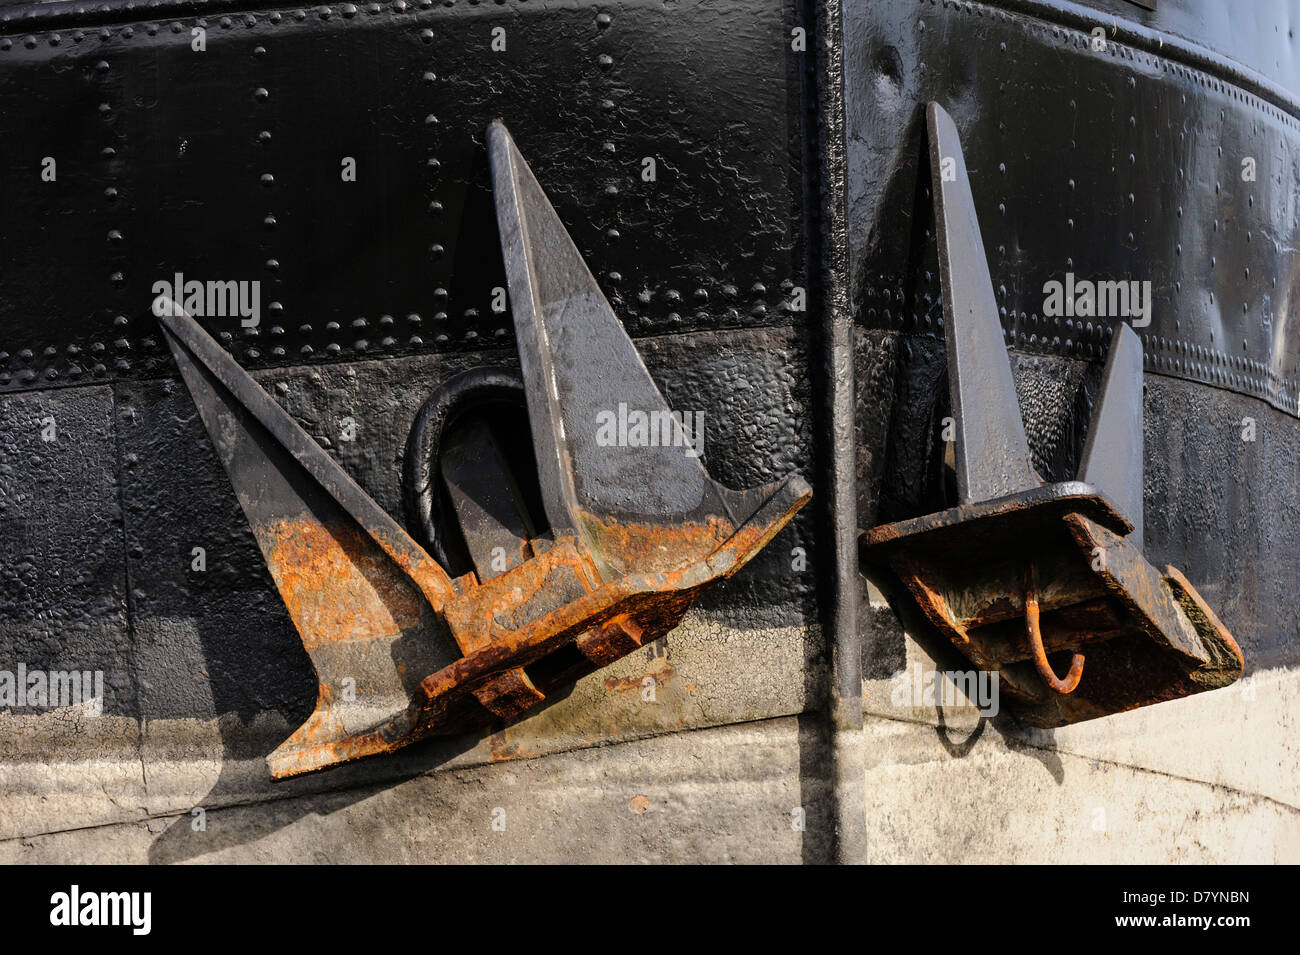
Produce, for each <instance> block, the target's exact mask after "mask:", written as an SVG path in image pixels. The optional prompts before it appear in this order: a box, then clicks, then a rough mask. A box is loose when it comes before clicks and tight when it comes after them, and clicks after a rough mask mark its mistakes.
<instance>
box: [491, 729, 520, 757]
mask: <svg viewBox="0 0 1300 955" xmlns="http://www.w3.org/2000/svg"><path fill="white" fill-rule="evenodd" d="M488 749H489V750H490V751H491V753H492V761H493V762H494V763H499V762H504V761H505V760H507V759H514V758H515V757H516V756H518V755H519V744H518V743H512V742H509V741H508V740H507V738H506V733H505V731H504V730H502V731H501V732H500V733H493V734H492V735H491V736H489V737H488Z"/></svg>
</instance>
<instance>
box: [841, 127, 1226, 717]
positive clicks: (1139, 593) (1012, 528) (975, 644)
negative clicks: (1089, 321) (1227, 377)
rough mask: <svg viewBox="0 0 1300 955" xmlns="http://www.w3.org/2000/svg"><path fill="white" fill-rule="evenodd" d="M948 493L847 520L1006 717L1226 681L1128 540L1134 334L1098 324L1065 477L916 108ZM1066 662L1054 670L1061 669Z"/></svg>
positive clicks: (1193, 623) (1171, 584) (967, 216)
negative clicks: (1021, 382)
mask: <svg viewBox="0 0 1300 955" xmlns="http://www.w3.org/2000/svg"><path fill="white" fill-rule="evenodd" d="M927 124H928V128H929V145H930V160H931V179H932V189H933V193H934V209H935V220H936V226H937V234H938V243H939V266H940V273H941V279H942V287H943V313H944V325H945V338H946V342H947V352H948V381H949V391H950V394H951V400H952V405H953V412H952V413H953V417H954V419H955V426H956V427H955V439H956V440H955V443H954V447H953V451H954V452H955V471H956V478H957V497H958V503H957V505H956V506H955V507H951V508H949V509H947V510H944V511H940V512H939V513H935V514H928V515H925V516H922V517H917V518H913V519H910V520H905V521H901V522H898V523H894V524H888V525H884V526H880V527H876V528H873V529H871V530H869V531H866V532H865V533H863V534H862V537H861V554H862V559H863V562H864V564H865V565H866V566H867V567H868V568H869V569H870V570H871V571H872V572H873V573H876V574H878V575H880V579H881V580H882V582H887V584H893V585H898V586H897V587H896V588H895V592H905V593H906V594H908V595H910V598H911V600H912V601H913V602H914V603H915V605H916V606H917V607H918V608H919V610H920V612H921V614H922V616H923V617H924V618H925V620H926V621H928V623H929V624H930V625H931V626H932V627H933V628H934V629H935V630H936V631H937V632H938V633H940V634H942V635H944V636H945V637H946V638H947V639H948V640H949V641H951V643H952V644H953V646H954V647H955V648H956V649H957V650H958V651H959V652H960V653H961V654H963V655H964V656H965V657H966V658H967V659H968V660H970V661H971V663H973V664H974V665H975V666H976V667H978V668H979V669H982V670H988V671H998V672H999V674H1000V678H1001V679H1000V682H1001V687H1002V688H1003V689H1004V690H1005V691H1006V692H1007V694H1008V695H1009V696H1010V697H1011V699H1012V700H1013V702H1014V704H1015V709H1016V711H1017V713H1018V715H1019V716H1020V717H1021V718H1022V719H1023V720H1024V721H1025V722H1027V723H1029V724H1031V725H1035V726H1044V727H1051V726H1061V725H1065V724H1069V723H1076V722H1080V721H1082V720H1088V719H1094V718H1096V717H1100V716H1107V715H1109V714H1112V713H1118V712H1122V711H1124V710H1129V709H1133V708H1135V707H1139V706H1145V705H1148V704H1151V703H1158V702H1161V701H1163V700H1170V699H1175V698H1178V697H1182V696H1188V695H1190V694H1192V693H1199V692H1201V691H1203V690H1211V689H1215V688H1218V687H1222V686H1227V685H1228V684H1231V683H1232V682H1234V681H1235V680H1237V679H1238V678H1239V677H1240V676H1241V672H1242V668H1243V665H1244V660H1243V658H1242V654H1241V650H1240V649H1239V648H1238V646H1237V644H1236V641H1234V640H1233V638H1232V635H1231V634H1229V633H1228V631H1227V629H1225V628H1224V626H1223V624H1222V623H1221V622H1220V621H1219V619H1218V618H1217V617H1216V616H1215V614H1214V612H1213V611H1212V610H1211V609H1210V607H1209V606H1208V605H1207V604H1206V602H1205V601H1204V599H1203V598H1202V597H1201V595H1200V594H1198V593H1197V592H1196V588H1194V587H1193V586H1192V585H1191V583H1189V582H1188V581H1187V579H1186V578H1185V577H1184V576H1183V575H1182V574H1181V573H1180V572H1179V571H1178V570H1177V569H1176V568H1174V567H1165V568H1164V569H1163V570H1157V569H1156V568H1155V567H1153V566H1152V565H1151V564H1149V563H1148V562H1147V560H1146V559H1145V558H1144V557H1143V553H1142V444H1143V441H1142V345H1141V341H1140V340H1139V338H1138V336H1137V334H1136V333H1135V332H1134V331H1133V330H1132V328H1130V327H1129V326H1128V325H1127V324H1120V325H1119V326H1118V327H1117V328H1116V330H1115V333H1114V335H1113V337H1112V340H1111V345H1110V351H1109V354H1108V355H1107V359H1106V365H1105V369H1104V371H1103V375H1102V383H1101V391H1100V396H1099V399H1098V402H1097V406H1096V410H1095V411H1094V413H1093V420H1092V422H1091V424H1090V427H1089V431H1088V436H1087V438H1086V441H1085V444H1084V449H1083V454H1082V459H1081V463H1080V467H1079V471H1078V479H1077V480H1075V481H1067V482H1062V483H1058V484H1050V485H1044V484H1043V483H1042V481H1041V480H1040V479H1039V477H1038V475H1037V473H1036V472H1035V470H1034V467H1033V465H1032V463H1031V459H1030V455H1029V447H1028V442H1027V441H1026V438H1025V429H1024V423H1023V421H1022V419H1021V416H1020V406H1019V401H1018V398H1017V396H1016V388H1015V382H1014V379H1013V377H1012V374H1011V363H1010V358H1009V356H1008V354H1007V351H1006V348H1005V345H1004V343H1003V338H1002V329H1001V326H1000V324H999V322H998V317H997V314H998V313H997V304H996V300H995V299H994V296H993V284H992V281H991V279H990V276H989V271H988V263H987V261H986V259H985V257H984V245H983V241H982V240H981V237H980V230H979V222H978V220H977V218H976V214H975V206H974V202H973V200H972V198H971V191H970V184H969V180H968V178H967V174H966V166H965V161H964V159H963V157H962V151H961V143H960V141H959V139H958V136H957V130H956V127H955V125H954V124H953V122H952V119H951V118H950V117H949V116H948V114H947V113H946V112H945V111H944V110H943V108H942V107H940V106H939V105H938V104H937V103H931V104H930V105H929V108H928V111H927ZM1062 673H1063V674H1064V675H1058V674H1062Z"/></svg>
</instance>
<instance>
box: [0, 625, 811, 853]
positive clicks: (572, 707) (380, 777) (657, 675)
mask: <svg viewBox="0 0 1300 955" xmlns="http://www.w3.org/2000/svg"><path fill="white" fill-rule="evenodd" d="M756 659H761V660H763V661H764V667H763V668H762V669H756V668H754V667H753V665H752V664H753V661H754V660H756ZM824 680H825V676H824V673H823V669H822V663H821V660H820V638H819V637H818V635H817V633H816V631H815V630H813V631H805V630H803V629H801V628H796V627H773V628H763V629H754V630H736V629H734V628H731V627H728V626H726V625H725V624H724V623H722V622H720V621H719V620H718V619H717V617H716V616H715V615H711V614H707V613H702V612H694V613H692V614H691V615H690V616H688V617H687V619H686V620H685V621H684V622H683V624H682V625H681V626H680V627H678V629H677V630H675V631H673V632H672V633H670V634H669V635H668V636H667V637H666V638H664V639H662V640H660V641H657V642H656V643H654V644H652V645H651V646H649V647H647V648H646V649H644V650H642V651H639V652H637V653H635V654H632V655H629V656H628V657H625V658H624V659H622V660H619V661H617V662H616V663H615V664H614V665H612V666H610V667H608V668H606V669H604V670H601V671H598V672H596V673H593V674H591V675H589V676H588V677H585V678H584V679H582V680H580V681H579V682H578V683H577V684H576V685H575V686H574V688H573V690H572V691H571V692H570V693H568V694H567V695H565V696H563V697H561V698H559V699H557V700H555V702H553V703H551V704H549V705H547V706H544V707H543V708H542V709H540V710H539V711H538V712H536V713H532V714H529V716H528V717H527V718H526V719H525V720H523V721H522V722H517V723H515V724H512V725H510V726H507V727H505V728H503V729H501V730H499V731H498V732H494V733H491V734H487V735H482V736H473V737H456V738H451V739H445V740H430V741H427V742H426V743H423V744H417V745H415V746H412V747H410V748H409V749H407V750H404V751H402V752H399V753H397V754H395V755H394V756H392V757H385V758H381V759H375V760H370V761H362V762H361V763H357V764H353V765H350V766H345V767H341V768H339V769H336V770H332V771H329V772H326V773H320V774H315V775H311V776H307V777H303V778H300V779H293V780H288V781H286V782H283V783H272V782H271V781H270V779H269V776H268V771H267V768H266V764H265V761H264V759H265V756H266V754H267V753H269V752H270V751H271V750H272V749H273V748H274V747H275V746H277V745H278V744H279V743H280V742H281V741H282V740H283V739H284V737H285V736H287V735H288V734H289V733H290V732H292V730H293V729H294V728H295V727H293V726H290V725H289V724H288V723H287V722H286V721H285V720H284V719H283V718H281V717H278V716H277V715H276V714H264V715H262V716H259V717H256V718H254V719H253V720H250V721H247V722H245V721H241V720H240V719H239V718H238V717H237V716H235V715H234V714H227V715H226V716H224V717H222V718H221V719H207V720H203V719H158V720H148V721H146V722H145V723H144V724H143V730H141V729H140V727H139V726H138V725H137V724H136V723H135V721H133V720H129V719H126V718H123V717H114V716H110V715H105V716H100V717H97V718H89V717H86V716H84V715H83V714H79V713H77V712H75V711H61V712H57V713H49V714H44V715H40V716H12V715H8V714H0V740H3V741H4V743H3V748H2V749H0V757H2V758H0V794H3V798H2V799H0V838H9V839H13V838H23V837H30V836H34V835H40V834H42V833H50V832H58V831H64V830H77V829H84V828H86V827H93V826H103V825H107V824H118V823H135V822H142V821H146V820H148V819H150V818H152V817H158V816H167V815H170V814H175V813H182V812H190V811H191V810H192V809H193V808H195V807H201V808H204V809H205V810H207V811H211V810H215V809H219V808H221V807H225V806H230V805H246V806H247V805H252V804H256V803H264V802H268V803H269V802H274V801H279V800H284V799H286V798H289V797H293V798H311V797H313V796H314V795H315V794H318V793H321V792H330V791H338V790H355V789H360V788H365V787H370V788H372V789H373V788H377V787H384V786H388V785H398V784H399V783H400V782H401V781H402V780H404V779H408V778H410V777H412V776H416V775H418V774H422V773H436V772H450V771H453V770H454V771H461V770H464V769H466V768H470V767H474V766H481V765H482V764H485V763H491V762H500V761H507V760H519V759H523V758H526V757H530V756H538V755H540V754H544V753H548V752H550V753H554V752H561V751H569V750H576V749H579V748H583V747H590V746H593V745H599V744H602V743H608V742H616V741H625V740H634V739H638V738H642V737H649V736H654V735H657V734H662V733H670V732H673V731H678V730H683V729H691V728H698V727H708V726H716V725H720V724H726V723H738V722H746V721H751V720H760V719H767V718H771V717H773V716H785V715H796V714H799V713H802V712H803V711H805V710H806V709H815V708H816V707H817V706H818V705H819V703H818V696H817V688H818V687H819V686H821V685H822V684H823V683H824ZM141 734H142V735H141ZM797 775H798V774H796V779H795V783H796V784H797V783H798V778H797ZM250 811H251V810H250ZM178 851H179V850H178ZM159 852H160V854H161V855H162V856H163V857H165V858H166V859H167V860H168V861H170V860H171V858H172V857H174V855H175V853H174V852H173V851H172V849H171V848H169V847H163V848H162V849H160V850H159Z"/></svg>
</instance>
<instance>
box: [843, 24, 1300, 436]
mask: <svg viewBox="0 0 1300 955" xmlns="http://www.w3.org/2000/svg"><path fill="white" fill-rule="evenodd" d="M1011 6H1013V7H1014V9H1013V10H1004V9H1000V8H998V7H996V6H992V5H985V4H980V3H928V2H923V0H922V2H917V3H894V4H859V5H850V7H849V8H848V9H847V10H846V17H847V24H846V29H845V36H846V37H847V38H848V42H849V43H851V44H852V48H851V49H850V50H849V51H848V54H847V55H846V63H847V69H846V78H845V97H846V114H847V123H848V142H849V147H848V184H849V204H850V208H849V235H850V236H851V242H852V248H851V256H852V261H851V267H852V283H853V284H852V293H853V296H854V302H855V308H856V310H857V312H856V314H857V321H858V322H859V323H860V324H861V325H863V326H865V327H868V328H876V329H888V330H898V331H902V332H904V333H909V334H912V333H917V334H941V331H940V328H941V306H940V294H941V293H940V289H939V279H938V269H937V267H936V262H935V259H934V254H933V246H934V242H933V235H932V231H933V226H932V223H931V217H930V214H929V198H928V195H927V194H926V189H927V185H928V184H927V181H926V180H927V176H926V175H925V169H926V166H925V161H924V160H925V153H924V146H923V142H924V121H923V115H922V104H924V103H925V102H926V101H928V100H935V101H938V102H939V103H940V104H941V105H943V106H944V108H945V109H946V110H947V111H948V112H949V113H950V114H951V115H952V116H953V119H954V121H955V123H956V125H957V128H958V131H959V133H960V136H961V140H962V143H963V147H964V149H965V154H966V165H967V168H968V169H969V173H970V180H971V189H972V192H973V194H974V198H975V204H976V207H977V211H978V214H979V220H980V225H981V229H982V233H983V239H984V246H985V249H984V251H985V253H986V254H987V257H988V261H989V267H990V271H991V273H992V277H993V285H994V290H995V293H996V295H997V302H998V307H999V311H1000V315H1001V319H1002V325H1003V329H1004V332H1005V335H1006V338H1007V341H1008V343H1009V344H1011V345H1012V346H1013V347H1015V348H1016V349H1019V350H1022V351H1026V352H1031V353H1044V354H1054V355H1061V356H1066V357H1071V358H1083V359H1088V360H1099V359H1100V358H1101V357H1102V356H1103V355H1104V353H1105V348H1106V342H1107V341H1108V336H1109V334H1110V331H1111V329H1112V327H1113V325H1114V324H1115V322H1117V321H1119V320H1120V318H1119V317H1116V316H1114V315H1108V316H1104V317H1103V316H1081V317H1076V316H1070V315H1054V314H1049V311H1050V310H1051V309H1052V306H1051V305H1049V303H1048V302H1047V294H1046V292H1045V290H1044V288H1045V285H1046V283H1048V282H1050V281H1059V282H1062V283H1063V284H1064V282H1065V281H1066V280H1067V279H1066V276H1067V274H1072V275H1073V276H1075V277H1076V278H1077V279H1079V280H1087V281H1090V282H1100V281H1115V280H1133V281H1139V282H1143V281H1149V282H1150V283H1151V286H1150V289H1151V310H1150V324H1149V325H1148V326H1146V327H1142V328H1139V329H1138V330H1139V332H1140V334H1141V335H1142V338H1143V348H1144V353H1145V362H1146V369H1147V370H1148V371H1150V372H1156V373H1159V374H1165V375H1172V376H1174V377H1178V378H1184V379H1187V380H1191V381H1197V382H1203V383H1206V384H1210V385H1213V386H1215V387H1220V388H1225V389H1229V390H1232V391H1236V392H1240V393H1242V394H1246V395H1251V396H1254V397H1257V398H1261V399H1263V400H1265V401H1267V402H1268V403H1270V404H1271V405H1273V406H1274V407H1276V408H1279V409H1281V410H1284V411H1286V412H1288V413H1289V414H1292V415H1296V414H1300V382H1298V379H1297V369H1298V368H1300V332H1297V330H1296V328H1295V327H1294V323H1290V322H1288V320H1287V319H1288V315H1289V311H1290V307H1291V300H1292V298H1293V297H1294V295H1295V294H1296V292H1297V291H1300V270H1297V268H1296V264H1295V263H1296V259H1295V255H1294V249H1295V247H1296V243H1297V238H1298V236H1297V230H1298V229H1300V216H1298V215H1297V213H1298V212H1300V210H1298V209H1297V197H1300V122H1298V121H1297V119H1296V113H1297V108H1296V105H1295V103H1294V101H1293V100H1291V99H1287V98H1285V97H1284V96H1282V95H1279V94H1278V93H1277V88H1276V87H1275V86H1274V85H1273V84H1272V83H1271V81H1269V80H1268V79H1267V78H1266V77H1262V76H1260V77H1257V75H1256V74H1255V73H1254V72H1253V71H1251V70H1249V69H1247V68H1245V67H1242V66H1240V65H1235V66H1234V65H1231V64H1229V63H1228V61H1227V60H1226V59H1225V58H1224V57H1222V56H1218V55H1212V54H1211V53H1210V52H1209V50H1207V49H1205V48H1204V47H1198V46H1196V43H1195V42H1194V41H1190V40H1186V39H1182V38H1178V37H1175V36H1172V35H1171V36H1170V43H1169V44H1168V45H1167V46H1165V47H1161V46H1160V43H1161V42H1163V40H1162V39H1161V38H1160V37H1159V36H1158V35H1156V34H1154V33H1152V32H1151V29H1150V28H1148V27H1144V26H1142V25H1141V23H1135V22H1133V21H1141V20H1142V18H1143V17H1144V16H1145V14H1143V12H1142V11H1141V10H1138V9H1137V8H1132V7H1130V9H1129V10H1128V11H1126V17H1125V19H1123V20H1117V21H1116V22H1117V25H1116V28H1115V30H1114V31H1113V32H1112V33H1110V34H1108V37H1109V39H1108V40H1107V41H1106V43H1105V45H1104V49H1098V48H1097V47H1096V44H1095V42H1094V40H1095V38H1094V37H1093V36H1092V34H1091V32H1090V31H1089V29H1088V28H1089V24H1090V21H1088V20H1086V19H1083V18H1081V17H1080V16H1078V15H1077V14H1078V9H1079V8H1078V7H1077V5H1068V7H1069V9H1068V10H1067V9H1063V8H1064V7H1066V6H1067V5H1058V4H1051V3H1028V2H1017V3H1015V4H1012V5H1011ZM1175 19H1176V18H1175ZM1179 22H1181V21H1179ZM1196 39H1197V40H1199V41H1200V42H1202V43H1212V42H1214V41H1215V39H1216V38H1215V37H1214V36H1211V35H1202V36H1199V37H1197V38H1196ZM1147 47H1149V49H1148V48H1147ZM1270 72H1274V71H1270ZM1252 77H1257V81H1255V80H1252ZM918 171H919V172H920V175H919V176H918ZM1251 176H1253V178H1251ZM1130 320H1131V319H1130ZM1138 320H1139V321H1140V320H1141V319H1140V318H1139V319H1138Z"/></svg>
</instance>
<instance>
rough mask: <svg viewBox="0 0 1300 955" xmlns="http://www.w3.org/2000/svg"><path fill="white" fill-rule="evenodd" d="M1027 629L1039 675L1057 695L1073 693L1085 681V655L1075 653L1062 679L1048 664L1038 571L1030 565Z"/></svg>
mask: <svg viewBox="0 0 1300 955" xmlns="http://www.w3.org/2000/svg"><path fill="white" fill-rule="evenodd" d="M1025 629H1026V630H1027V631H1028V633H1029V649H1030V650H1032V651H1033V653H1034V666H1035V667H1036V668H1037V669H1038V674H1039V676H1041V677H1042V678H1043V679H1044V680H1045V681H1046V682H1047V685H1048V686H1050V687H1051V688H1052V689H1053V690H1055V691H1056V692H1057V693H1060V694H1061V695H1062V696H1064V695H1065V694H1066V693H1071V692H1073V691H1074V688H1075V687H1077V686H1078V685H1079V681H1080V680H1081V679H1083V654H1082V653H1075V655H1074V658H1073V659H1072V660H1071V661H1070V672H1069V673H1067V674H1066V675H1065V678H1064V679H1062V678H1060V677H1058V676H1057V675H1056V673H1055V672H1054V671H1053V670H1052V665H1051V664H1050V663H1048V662H1047V651H1046V650H1045V649H1043V634H1042V632H1041V631H1040V630H1039V629H1038V571H1037V569H1036V568H1035V567H1034V566H1033V565H1032V564H1030V566H1029V573H1028V574H1027V575H1026V580H1025Z"/></svg>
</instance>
